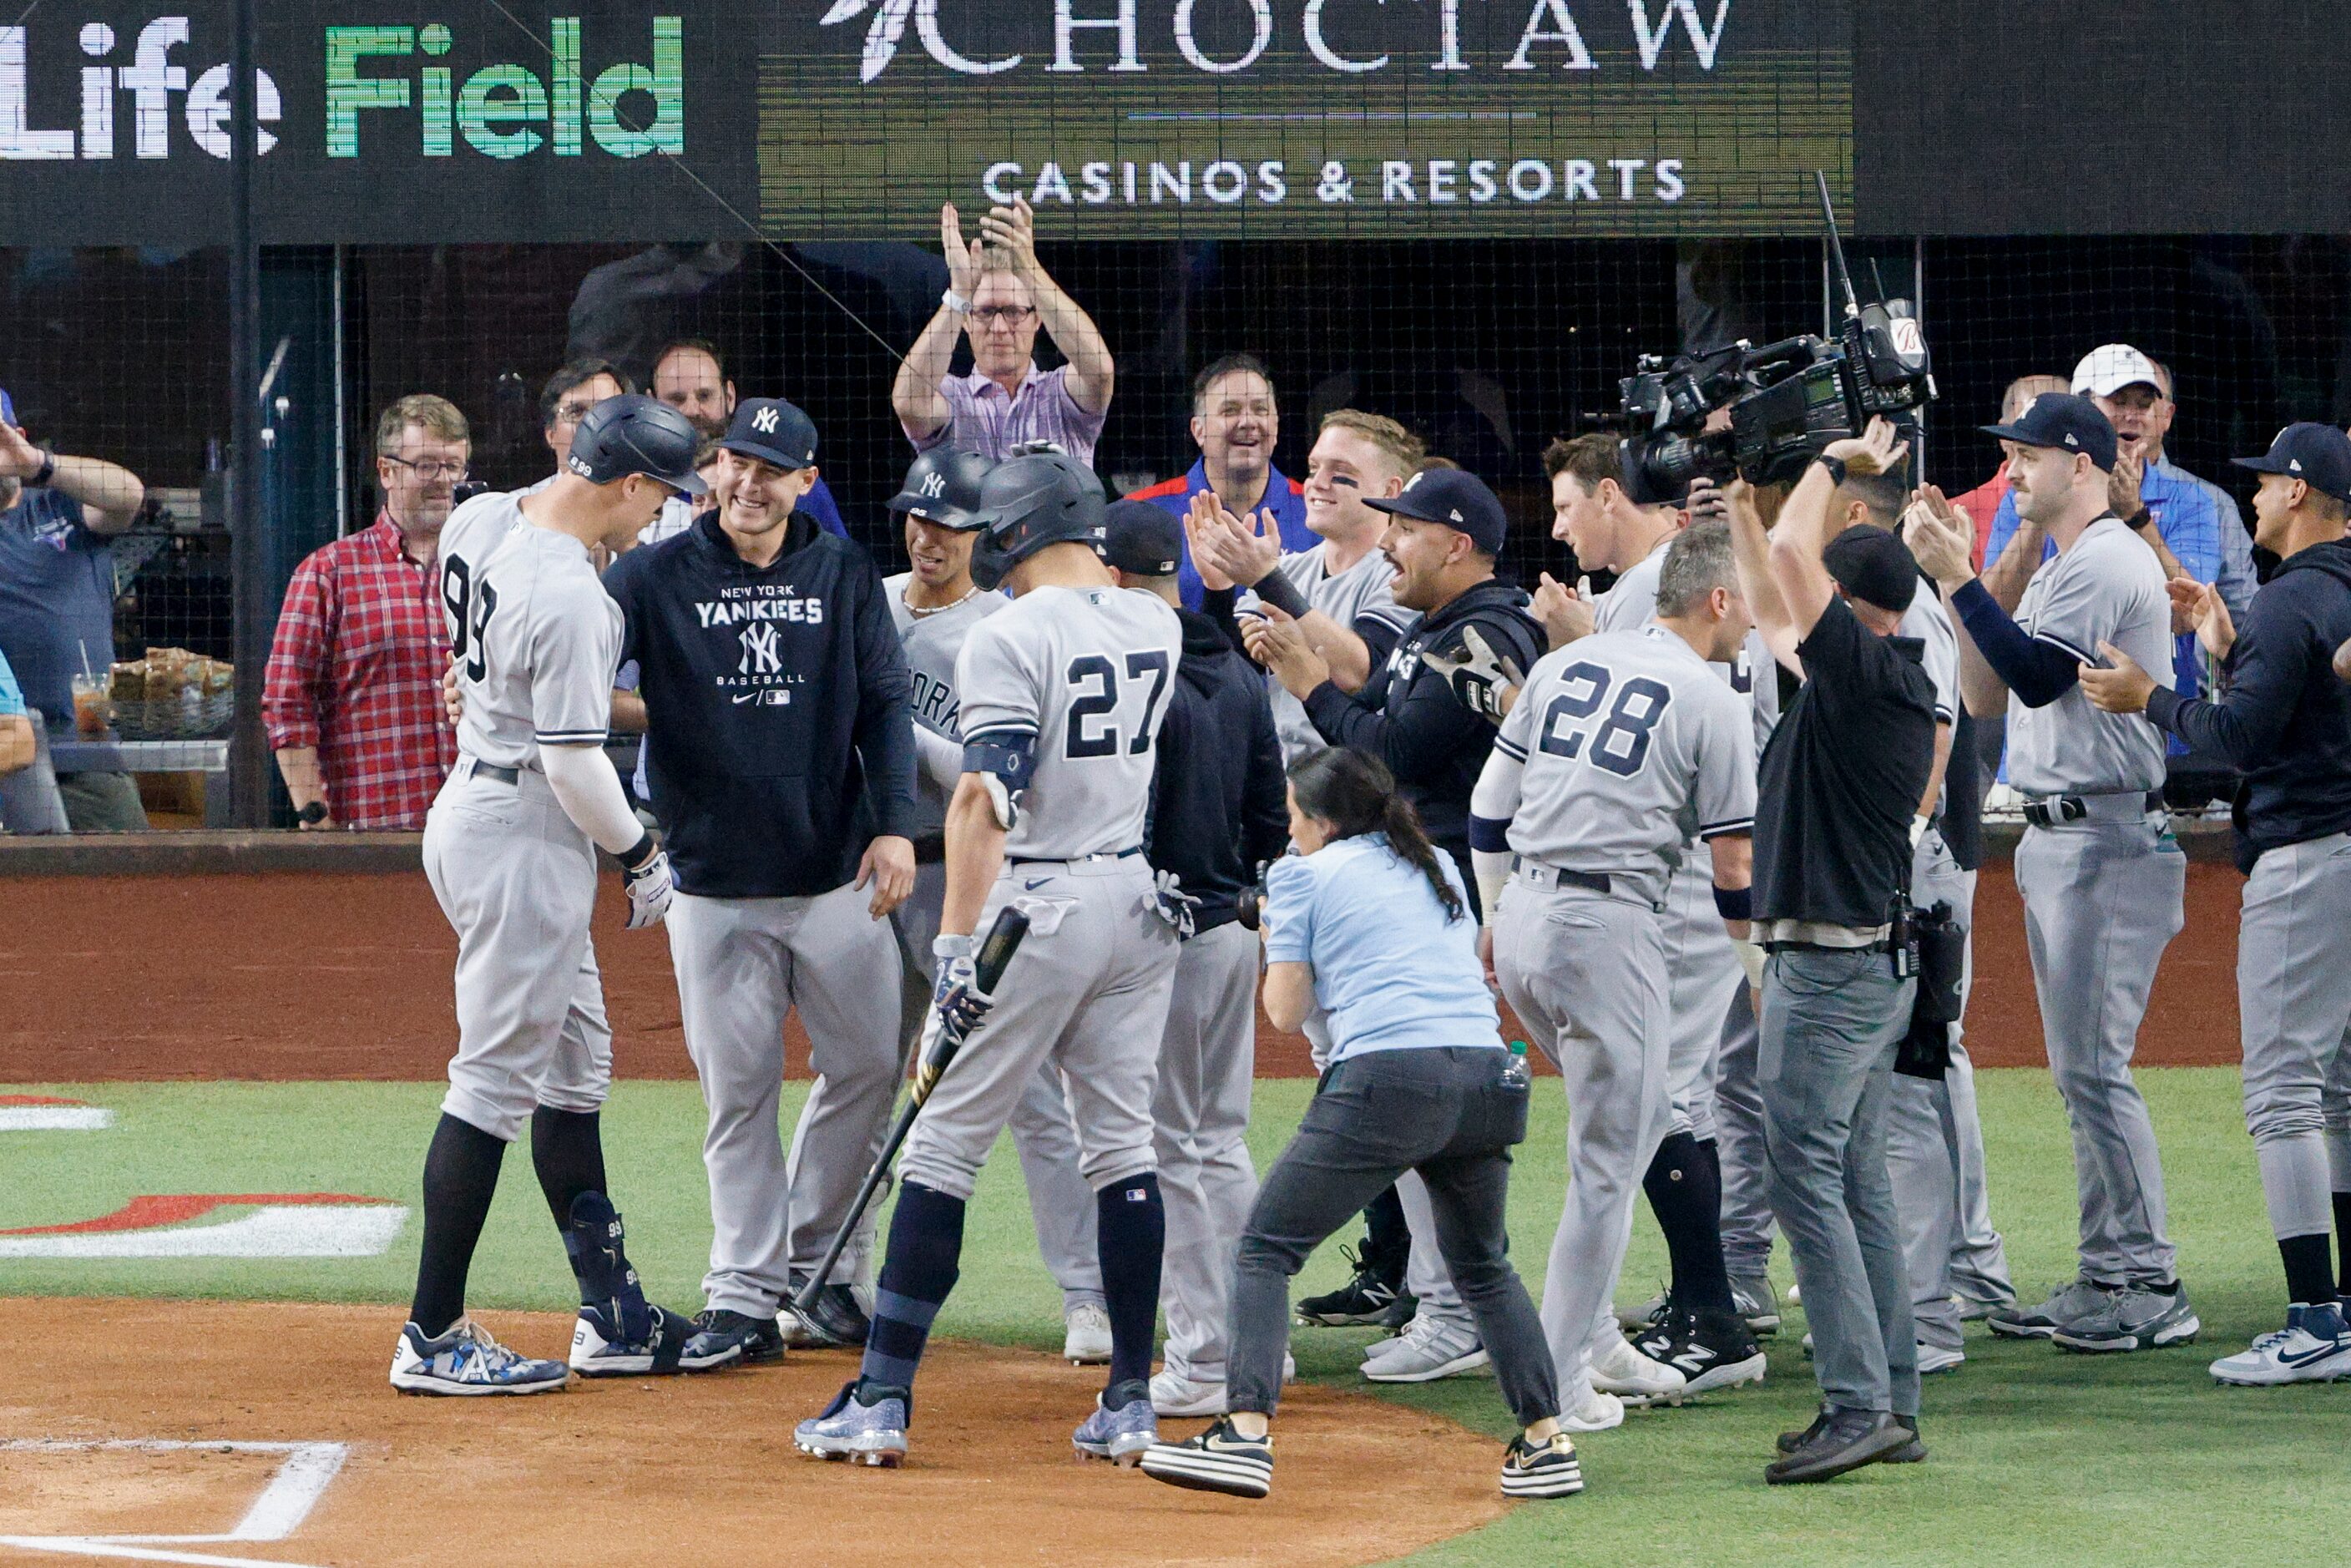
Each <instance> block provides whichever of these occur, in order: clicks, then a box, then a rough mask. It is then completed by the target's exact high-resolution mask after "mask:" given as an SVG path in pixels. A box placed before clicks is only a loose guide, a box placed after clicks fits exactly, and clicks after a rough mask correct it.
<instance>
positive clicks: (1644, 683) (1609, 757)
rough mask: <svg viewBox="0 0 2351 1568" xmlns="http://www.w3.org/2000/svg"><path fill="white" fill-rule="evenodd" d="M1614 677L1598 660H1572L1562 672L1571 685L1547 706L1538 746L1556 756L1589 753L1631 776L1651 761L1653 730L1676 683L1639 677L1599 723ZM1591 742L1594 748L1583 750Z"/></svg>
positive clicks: (1600, 762)
mask: <svg viewBox="0 0 2351 1568" xmlns="http://www.w3.org/2000/svg"><path fill="white" fill-rule="evenodd" d="M1560 682H1561V685H1562V686H1564V687H1565V688H1566V689H1565V690H1563V691H1562V692H1561V693H1560V694H1559V695H1557V696H1555V697H1553V698H1552V699H1551V706H1549V707H1547V708H1545V709H1544V710H1543V718H1542V730H1541V735H1540V736H1539V737H1538V738H1537V740H1536V744H1537V745H1538V746H1540V747H1542V749H1543V750H1544V751H1546V752H1548V753H1550V754H1551V755H1552V756H1553V757H1565V758H1576V757H1585V758H1587V759H1588V760H1589V761H1590V762H1591V763H1592V765H1593V767H1595V768H1605V769H1606V770H1607V771H1609V772H1611V773H1614V774H1617V775H1619V776H1620V777H1623V778H1626V779H1630V778H1631V777H1632V776H1633V775H1634V774H1635V773H1638V772H1639V771H1640V770H1641V764H1643V763H1644V762H1646V761H1647V760H1648V759H1649V732H1650V731H1651V730H1654V729H1655V728H1656V727H1657V721H1658V720H1659V719H1661V718H1663V717H1665V716H1666V708H1667V706H1668V705H1669V704H1671V703H1672V702H1673V700H1674V694H1673V690H1672V688H1671V687H1669V686H1667V685H1663V684H1661V683H1659V682H1656V681H1653V680H1651V679H1649V678H1648V677H1647V676H1646V675H1635V676H1634V677H1633V678H1632V679H1631V680H1628V681H1626V682H1625V684H1624V685H1622V686H1620V687H1618V688H1617V691H1616V701H1615V703H1614V706H1609V709H1608V716H1607V717H1606V718H1604V719H1602V720H1601V722H1600V723H1599V725H1598V726H1596V727H1594V726H1592V725H1591V724H1590V722H1589V721H1590V720H1591V719H1592V718H1593V717H1594V716H1596V715H1598V714H1599V712H1600V710H1601V708H1602V706H1604V704H1606V703H1607V698H1608V688H1609V686H1610V685H1613V684H1614V677H1613V676H1611V675H1610V674H1609V673H1608V671H1607V670H1606V669H1604V668H1603V667H1602V666H1601V665H1598V664H1570V665H1569V666H1568V667H1567V668H1566V669H1565V670H1563V671H1562V672H1561V674H1560ZM1587 740H1588V741H1590V742H1591V744H1592V749H1591V750H1590V752H1589V753H1587V752H1585V750H1584V743H1585V742H1586V741H1587Z"/></svg>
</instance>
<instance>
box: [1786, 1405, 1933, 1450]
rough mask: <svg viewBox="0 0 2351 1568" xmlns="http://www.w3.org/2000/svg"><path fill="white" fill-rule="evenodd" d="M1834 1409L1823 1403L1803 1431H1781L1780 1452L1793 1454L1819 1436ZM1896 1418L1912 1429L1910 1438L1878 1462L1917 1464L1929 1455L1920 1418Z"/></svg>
mask: <svg viewBox="0 0 2351 1568" xmlns="http://www.w3.org/2000/svg"><path fill="white" fill-rule="evenodd" d="M1833 1413H1834V1406H1827V1405H1823V1406H1821V1413H1820V1414H1819V1415H1817V1416H1813V1424H1812V1425H1811V1426H1809V1427H1805V1428H1804V1429H1803V1430H1802V1431H1801V1432H1782V1433H1781V1434H1780V1437H1779V1450H1780V1452H1782V1453H1783V1454H1792V1453H1794V1452H1795V1451H1796V1450H1797V1449H1798V1448H1802V1447H1803V1446H1804V1445H1805V1444H1807V1443H1809V1442H1811V1441H1812V1440H1813V1438H1814V1437H1819V1436H1820V1435H1821V1428H1823V1427H1826V1426H1827V1425H1828V1423H1829V1417H1830V1416H1831V1415H1832V1414H1833ZM1894 1419H1895V1420H1896V1421H1898V1422H1900V1423H1901V1424H1902V1425H1903V1426H1905V1427H1908V1428H1909V1429H1910V1440H1909V1441H1908V1442H1907V1443H1905V1444H1904V1445H1903V1446H1902V1447H1900V1448H1896V1449H1895V1450H1894V1451H1893V1452H1891V1453H1889V1454H1887V1455H1886V1457H1885V1458H1881V1459H1879V1460H1878V1461H1877V1462H1878V1463H1879V1464H1881V1465H1915V1464H1917V1463H1919V1462H1920V1461H1922V1460H1924V1459H1925V1458H1926V1457H1927V1445H1926V1444H1924V1443H1922V1442H1920V1441H1919V1440H1918V1418H1917V1416H1896V1417H1894Z"/></svg>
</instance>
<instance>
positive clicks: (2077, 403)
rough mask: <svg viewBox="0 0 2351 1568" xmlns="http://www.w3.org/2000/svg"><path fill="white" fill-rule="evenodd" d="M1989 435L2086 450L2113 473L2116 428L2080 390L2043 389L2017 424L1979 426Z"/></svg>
mask: <svg viewBox="0 0 2351 1568" xmlns="http://www.w3.org/2000/svg"><path fill="white" fill-rule="evenodd" d="M1978 428H1979V429H1980V430H1982V432H1983V433H1984V434H1986V435H1997V436H1999V437H2000V438H2001V440H2002V441H2013V442H2015V443H2016V444H2018V445H2019V446H2053V447H2056V448H2057V449H2058V450H2060V451H2063V452H2086V453H2088V454H2089V455H2090V461H2091V462H2093V463H2095V464H2096V465H2098V466H2099V467H2100V468H2101V469H2103V470H2105V472H2107V473H2112V472H2113V471H2114V466H2115V427H2114V424H2113V423H2112V422H2111V421H2109V420H2108V419H2107V418H2106V416H2105V414H2103V413H2099V412H2098V405H2097V404H2096V403H2094V402H2091V401H2090V400H2089V399H2088V398H2085V397H2084V396H2082V395H2081V394H2080V393H2079V392H2043V393H2042V394H2041V395H2040V396H2039V397H2037V398H2034V399H2033V400H2032V407H2031V408H2028V409H2026V410H2025V411H2024V416H2023V417H2022V418H2021V419H2019V420H2018V421H2017V422H2016V423H2014V424H1986V425H1980V426H1979V427H1978Z"/></svg>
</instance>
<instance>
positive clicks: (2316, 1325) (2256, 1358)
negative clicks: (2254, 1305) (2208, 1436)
mask: <svg viewBox="0 0 2351 1568" xmlns="http://www.w3.org/2000/svg"><path fill="white" fill-rule="evenodd" d="M2346 1377H2351V1326H2346V1324H2345V1322H2344V1319H2343V1309H2342V1307H2341V1305H2340V1304H2339V1303H2337V1302H2335V1301H2322V1302H2320V1303H2318V1304H2317V1305H2315V1306H2301V1307H2288V1308H2287V1309H2286V1312H2285V1327H2283V1328H2282V1329H2273V1330H2271V1331H2270V1332H2269V1333H2265V1334H2263V1335H2262V1337H2261V1338H2259V1339H2257V1340H2255V1341H2253V1343H2252V1349H2250V1350H2241V1351H2239V1352H2238V1353H2237V1354H2234V1355H2224V1356H2222V1357H2221V1358H2220V1360H2218V1361H2216V1362H2214V1363H2213V1364H2212V1379H2213V1381H2214V1382H2216V1383H2226V1384H2230V1385H2234V1386H2236V1387H2239V1388H2274V1387H2277V1386H2279V1385H2283V1384H2288V1383H2333V1382H2335V1380H2336V1379H2338V1378H2346Z"/></svg>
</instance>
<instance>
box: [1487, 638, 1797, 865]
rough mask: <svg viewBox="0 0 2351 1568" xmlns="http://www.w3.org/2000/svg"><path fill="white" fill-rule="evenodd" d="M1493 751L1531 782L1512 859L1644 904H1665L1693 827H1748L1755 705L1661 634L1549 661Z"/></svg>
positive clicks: (1515, 819) (1517, 819) (1584, 645)
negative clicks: (1593, 875)
mask: <svg viewBox="0 0 2351 1568" xmlns="http://www.w3.org/2000/svg"><path fill="white" fill-rule="evenodd" d="M1494 747H1495V749H1496V750H1498V751H1499V752H1501V753H1502V754H1503V755H1504V756H1505V757H1508V758H1510V759H1512V760H1513V761H1516V762H1519V763H1520V764H1522V765H1523V768H1524V771H1523V772H1522V773H1521V774H1520V779H1519V801H1518V807H1517V810H1515V811H1514V812H1513V813H1512V815H1511V819H1510V848H1511V849H1513V850H1515V851H1516V852H1519V853H1520V854H1522V855H1527V856H1531V858H1533V859H1536V860H1540V861H1543V862H1547V863H1549V864H1551V865H1554V866H1562V867H1565V868H1566V869H1568V870H1571V871H1588V872H1602V873H1607V874H1609V875H1610V876H1612V877H1625V878H1628V879H1630V880H1631V882H1632V883H1633V891H1634V892H1635V894H1636V896H1641V897H1645V898H1647V899H1650V900H1652V901H1654V900H1656V899H1657V898H1660V897H1662V896H1663V895H1664V893H1665V887H1666V880H1667V876H1668V874H1669V873H1670V872H1671V870H1672V868H1673V865H1674V863H1675V862H1676V861H1677V858H1678V856H1677V852H1678V851H1679V849H1680V847H1681V844H1682V841H1683V838H1684V832H1685V828H1686V827H1687V819H1688V818H1691V817H1694V818H1695V821H1696V822H1697V825H1698V834H1699V835H1700V836H1701V837H1708V838H1711V837H1715V836H1718V835H1720V834H1723V833H1735V832H1746V831H1750V830H1751V829H1752V828H1753V826H1754V821H1755V737H1754V727H1753V722H1752V720H1751V718H1750V712H1749V708H1748V705H1747V704H1746V703H1745V702H1743V701H1741V700H1740V696H1739V695H1738V694H1737V693H1735V692H1733V691H1732V690H1731V689H1730V688H1729V685H1726V684H1725V683H1724V682H1723V680H1722V678H1721V676H1720V674H1718V673H1717V671H1716V670H1715V669H1714V667H1712V666H1710V665H1708V664H1707V663H1706V661H1705V660H1703V659H1700V658H1699V657H1698V654H1697V653H1693V652H1692V651H1691V649H1690V646H1689V644H1688V643H1685V642H1683V641H1682V640H1681V639H1680V638H1679V637H1677V636H1676V635H1675V634H1674V633H1673V632H1668V631H1667V630H1666V629H1665V628H1664V627H1662V626H1654V625H1653V626H1645V627H1643V628H1641V629H1640V630H1638V631H1633V632H1595V633H1593V635H1592V636H1589V637H1586V638H1584V639H1583V641H1581V642H1578V643H1572V644H1570V645H1569V646H1567V647H1565V648H1561V649H1559V650H1557V651H1555V652H1553V653H1546V654H1544V655H1543V656H1542V658H1541V659H1540V660H1538V661H1537V662H1536V664H1535V667H1534V668H1533V669H1532V670H1531V671H1530V672H1529V673H1528V675H1527V684H1526V688H1525V690H1524V691H1523V692H1521V693H1520V696H1519V701H1518V704H1517V706H1514V707H1512V708H1511V709H1510V716H1509V717H1508V718H1506V719H1504V720H1503V721H1502V727H1501V731H1500V733H1499V735H1497V736H1496V737H1495V739H1494ZM1692 808H1694V809H1695V810H1692Z"/></svg>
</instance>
